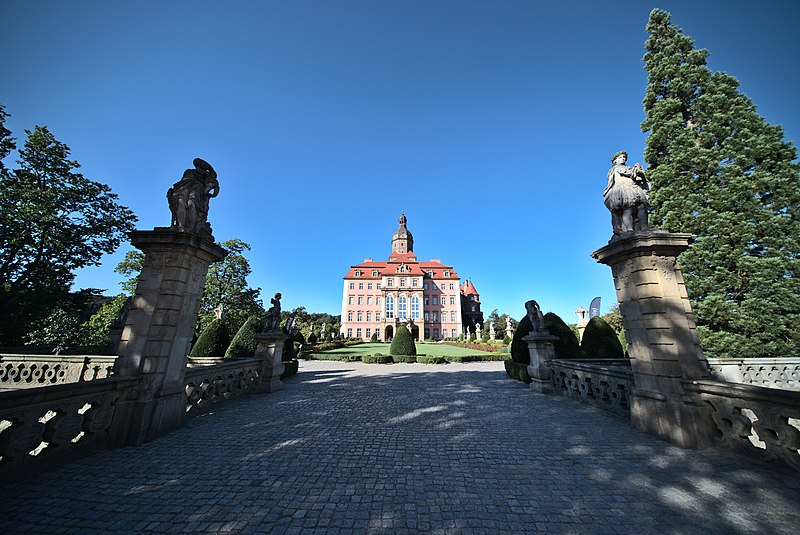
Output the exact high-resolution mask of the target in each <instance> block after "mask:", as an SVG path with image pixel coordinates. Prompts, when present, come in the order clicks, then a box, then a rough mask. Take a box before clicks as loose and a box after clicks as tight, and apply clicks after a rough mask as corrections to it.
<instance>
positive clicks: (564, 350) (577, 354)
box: [544, 312, 586, 359]
mask: <svg viewBox="0 0 800 535" xmlns="http://www.w3.org/2000/svg"><path fill="white" fill-rule="evenodd" d="M544 326H545V327H547V330H548V331H550V334H552V335H553V336H557V337H558V340H556V341H555V342H553V350H554V351H555V353H556V358H559V359H576V358H577V359H579V358H583V357H585V356H586V355H584V353H583V351H581V346H580V345H579V344H578V338H577V337H576V336H575V333H574V332H572V329H570V328H569V325H567V324H566V323H564V320H562V319H561V318H560V317H559V316H558V315H557V314H553V313H552V312H548V313H547V314H545V315H544Z"/></svg>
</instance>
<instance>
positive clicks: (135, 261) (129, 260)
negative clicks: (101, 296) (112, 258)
mask: <svg viewBox="0 0 800 535" xmlns="http://www.w3.org/2000/svg"><path fill="white" fill-rule="evenodd" d="M142 264H144V253H143V252H142V251H140V250H139V249H131V250H130V251H128V252H127V253H125V258H123V259H122V261H121V262H120V263H119V264H117V267H115V268H114V271H115V272H117V273H119V274H120V275H122V276H123V277H126V279H125V280H124V281H122V282H120V283H119V285H120V286H122V291H123V292H124V293H125V294H126V295H133V294H134V292H135V291H136V283H137V282H138V281H139V273H141V272H142Z"/></svg>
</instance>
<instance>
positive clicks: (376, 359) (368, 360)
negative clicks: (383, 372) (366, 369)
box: [361, 354, 394, 364]
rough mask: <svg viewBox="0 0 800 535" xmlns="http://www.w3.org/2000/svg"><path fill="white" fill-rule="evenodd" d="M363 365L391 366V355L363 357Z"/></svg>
mask: <svg viewBox="0 0 800 535" xmlns="http://www.w3.org/2000/svg"><path fill="white" fill-rule="evenodd" d="M361 362H363V363H364V364H391V363H392V362H394V361H393V360H392V356H391V355H380V354H378V355H364V356H363V357H361Z"/></svg>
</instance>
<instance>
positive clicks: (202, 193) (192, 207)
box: [167, 158, 219, 239]
mask: <svg viewBox="0 0 800 535" xmlns="http://www.w3.org/2000/svg"><path fill="white" fill-rule="evenodd" d="M192 163H193V164H194V169H187V170H186V171H184V173H183V177H181V179H180V180H179V181H177V182H176V183H175V184H174V185H173V186H172V187H171V188H169V190H167V201H168V202H169V209H170V211H171V212H172V223H171V224H170V226H171V227H172V228H177V229H178V230H182V231H186V232H190V233H192V234H196V235H198V236H200V237H203V238H206V239H213V237H212V235H211V225H210V224H209V223H208V201H209V199H211V198H212V197H216V196H217V195H219V182H218V181H217V172H216V171H214V168H213V167H211V165H209V164H208V162H205V161H204V160H201V159H200V158H195V159H194V162H192Z"/></svg>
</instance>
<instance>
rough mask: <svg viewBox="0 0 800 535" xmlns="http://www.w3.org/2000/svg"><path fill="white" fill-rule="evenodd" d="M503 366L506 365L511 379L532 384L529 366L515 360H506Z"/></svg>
mask: <svg viewBox="0 0 800 535" xmlns="http://www.w3.org/2000/svg"><path fill="white" fill-rule="evenodd" d="M520 323H521V322H520ZM515 335H516V333H515ZM515 338H516V336H515ZM503 364H505V367H506V374H508V376H509V377H511V378H512V379H516V380H517V381H522V382H523V383H528V384H530V382H531V378H530V376H529V375H528V366H526V365H525V364H520V363H519V362H514V361H513V360H505V361H503Z"/></svg>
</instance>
